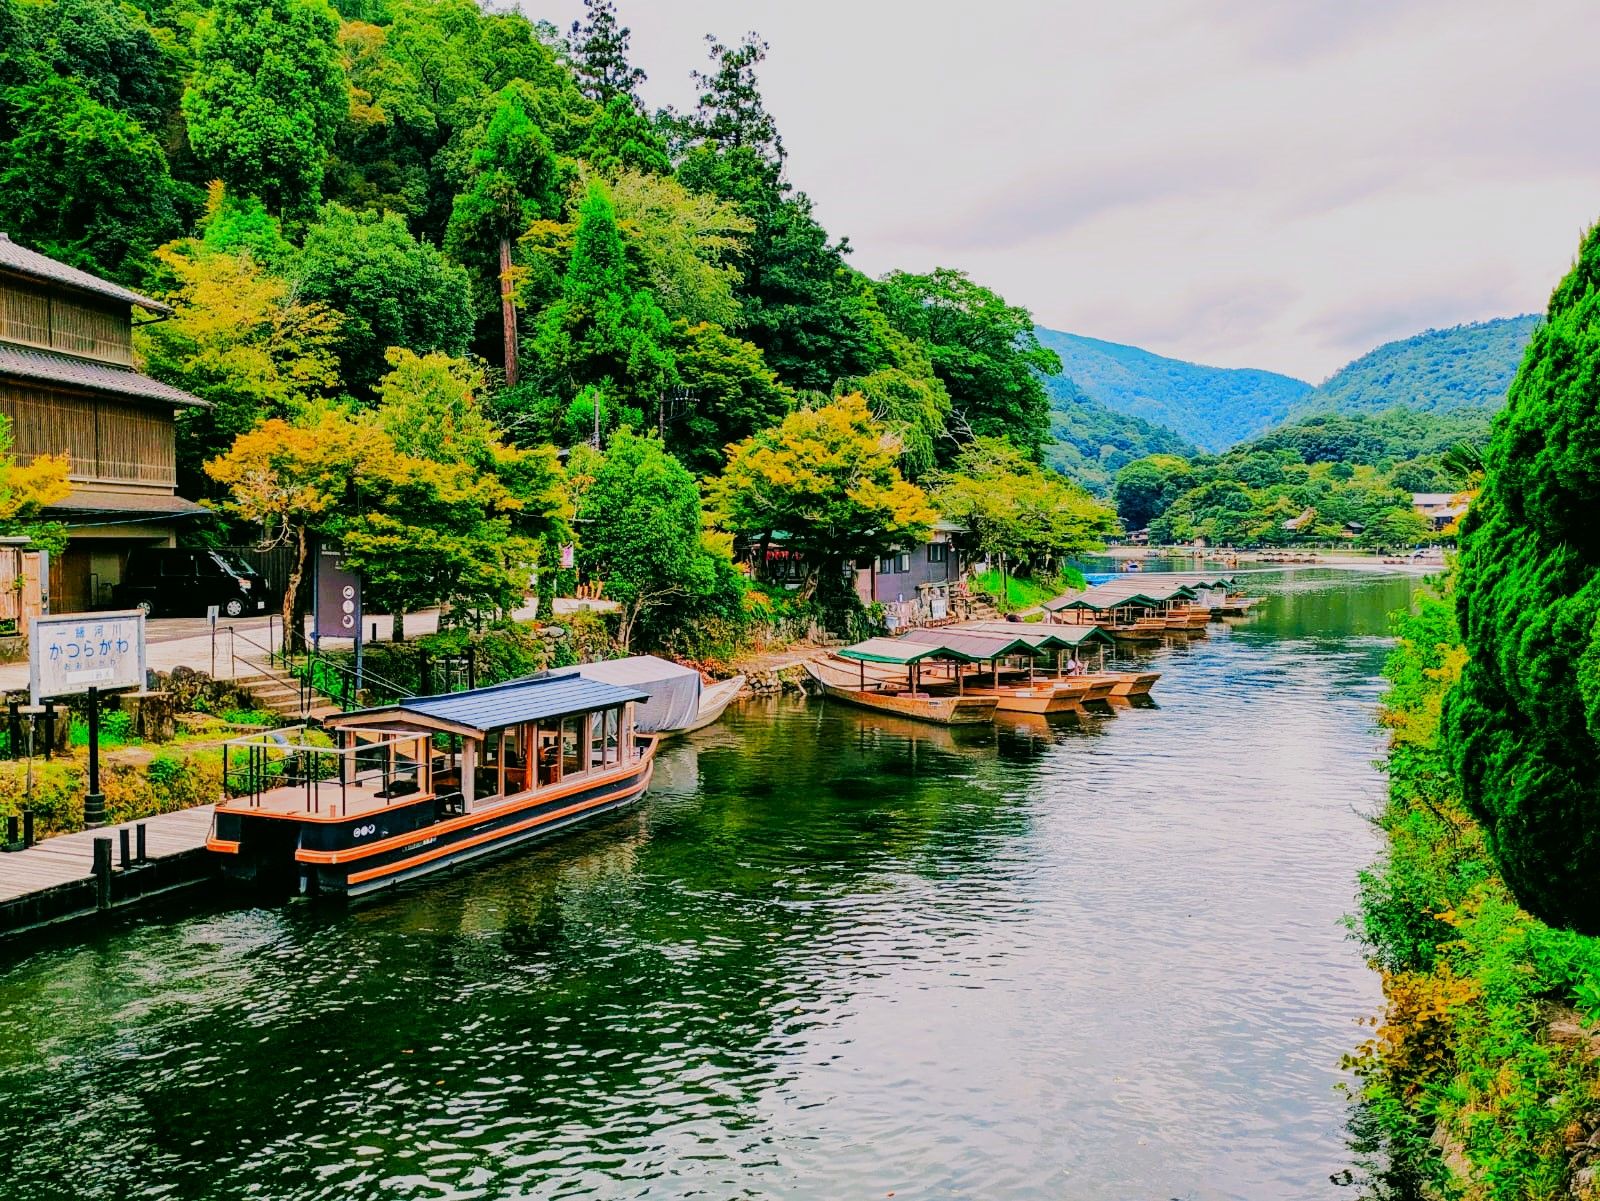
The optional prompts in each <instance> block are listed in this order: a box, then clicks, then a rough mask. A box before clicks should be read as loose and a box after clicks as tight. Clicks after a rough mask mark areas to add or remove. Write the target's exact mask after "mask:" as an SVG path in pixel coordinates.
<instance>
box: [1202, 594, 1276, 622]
mask: <svg viewBox="0 0 1600 1201" xmlns="http://www.w3.org/2000/svg"><path fill="white" fill-rule="evenodd" d="M1265 599H1266V597H1264V596H1230V597H1228V598H1227V599H1225V600H1223V601H1222V602H1221V603H1220V604H1218V605H1217V607H1216V608H1214V609H1212V610H1211V612H1212V613H1214V614H1215V615H1216V616H1218V617H1244V616H1245V615H1246V614H1248V613H1249V612H1250V610H1251V609H1253V608H1255V607H1256V606H1257V605H1259V604H1260V603H1261V602H1262V601H1264V600H1265Z"/></svg>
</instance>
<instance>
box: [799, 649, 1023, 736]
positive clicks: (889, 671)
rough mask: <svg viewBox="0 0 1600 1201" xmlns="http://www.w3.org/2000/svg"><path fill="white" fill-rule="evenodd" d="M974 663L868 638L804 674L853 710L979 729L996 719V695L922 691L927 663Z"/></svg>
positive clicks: (949, 654) (938, 651)
mask: <svg viewBox="0 0 1600 1201" xmlns="http://www.w3.org/2000/svg"><path fill="white" fill-rule="evenodd" d="M976 661H977V660H975V659H973V658H971V657H969V656H967V655H964V654H962V653H961V652H959V651H950V650H947V649H945V648H944V647H941V646H923V645H921V644H918V643H915V642H907V641H905V640H903V639H900V638H868V639H867V640H866V641H865V642H858V643H856V644H855V645H854V646H846V647H841V648H840V649H839V650H837V651H835V652H834V653H833V654H832V655H830V656H828V657H827V658H825V659H812V660H809V661H807V663H806V672H807V673H808V674H809V675H810V676H811V678H812V679H813V680H815V681H816V682H817V684H818V685H819V686H820V687H821V688H822V691H823V693H824V694H825V695H827V696H830V697H833V698H835V699H836V700H841V701H846V702H848V703H849V704H852V705H860V706H861V707H863V708H866V709H876V710H879V711H880V712H884V713H894V714H897V715H898V716H901V717H913V718H916V719H917V720H918V721H931V722H936V723H938V724H940V725H947V726H953V725H978V724H981V723H983V722H988V721H992V720H993V719H994V710H995V700H994V698H993V697H992V696H964V695H961V694H960V692H959V689H958V691H957V692H956V694H955V695H942V696H936V695H934V694H933V693H931V692H928V691H924V690H923V688H922V678H921V677H922V668H923V665H924V664H937V663H940V662H943V663H945V664H952V663H954V664H959V663H961V662H967V663H973V662H976ZM869 667H870V668H872V669H873V670H871V671H869V670H868V669H869Z"/></svg>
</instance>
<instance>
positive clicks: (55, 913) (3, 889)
mask: <svg viewBox="0 0 1600 1201" xmlns="http://www.w3.org/2000/svg"><path fill="white" fill-rule="evenodd" d="M139 825H143V826H144V827H145V855H146V861H145V862H144V863H138V862H131V863H130V865H129V866H128V867H126V868H124V867H123V864H122V835H121V833H120V831H122V830H124V829H125V830H127V831H128V843H129V848H130V852H131V854H132V856H133V857H134V858H135V859H136V857H137V855H138V838H137V833H136V827H137V826H139ZM210 832H211V806H210V805H202V806H200V807H198V808H195V809H181V810H179V811H177V812H176V813H163V814H160V815H159V816H156V817H147V818H144V819H143V820H142V821H140V822H127V823H125V824H123V825H121V826H107V827H105V828H104V829H100V830H80V831H79V832H78V833H76V834H59V835H57V836H56V837H54V838H47V839H45V840H44V841H43V842H39V843H35V844H34V845H33V846H31V847H29V848H28V849H27V850H25V851H11V852H5V853H0V937H4V936H5V935H6V934H10V933H15V932H18V931H21V930H28V929H34V928H37V927H39V926H43V925H49V924H52V923H54V922H59V921H66V920H70V919H73V918H77V917H82V916H86V915H87V914H91V913H95V912H99V911H102V910H107V909H120V908H123V907H125V906H127V905H129V904H131V903H133V902H134V901H137V900H140V899H142V898H144V897H147V896H150V895H152V894H154V893H158V892H166V891H168V890H170V889H172V888H176V887H180V886H182V885H184V884H189V883H193V882H195V881H196V880H199V879H202V878H204V877H205V876H206V875H207V874H208V870H207V869H208V867H209V866H210V864H209V858H210V856H209V853H208V852H207V851H206V849H205V845H206V836H207V835H208V834H209V833H210ZM106 837H109V838H110V839H111V876H110V880H109V882H108V886H107V887H106V888H105V889H103V890H102V889H101V888H100V887H99V884H100V882H99V881H97V880H96V879H95V876H94V841H95V839H96V838H106Z"/></svg>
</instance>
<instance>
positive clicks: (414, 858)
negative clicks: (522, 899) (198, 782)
mask: <svg viewBox="0 0 1600 1201" xmlns="http://www.w3.org/2000/svg"><path fill="white" fill-rule="evenodd" d="M645 699H646V695H645V694H644V693H642V692H638V691H635V690H632V689H627V688H621V687H618V686H616V685H613V684H607V683H604V682H602V681H597V680H589V679H584V678H583V677H580V676H570V675H569V676H536V677H533V678H531V679H527V680H518V681H515V682H513V683H510V684H499V685H496V686H494V687H491V688H476V689H472V690H470V691H467V692H458V693H452V694H450V695H447V696H431V697H413V698H411V699H409V700H404V701H401V702H399V703H398V704H394V705H388V706H385V707H383V708H380V709H368V710H363V711H359V712H355V713H346V714H341V715H339V716H337V717H334V718H332V719H330V720H329V723H328V724H329V726H330V727H331V728H332V737H331V742H332V745H328V742H329V741H330V740H329V739H327V738H323V737H322V736H321V735H320V734H314V733H313V732H311V731H309V730H307V729H306V728H305V727H295V728H294V729H292V730H289V731H283V730H272V731H266V732H264V733H257V734H251V735H248V736H246V737H243V738H237V739H233V740H231V741H230V742H228V743H226V744H225V745H224V747H223V781H224V789H225V793H226V794H228V795H224V797H223V798H222V799H221V800H220V801H219V802H218V804H217V806H216V810H215V815H214V818H213V825H212V830H211V836H210V838H209V839H208V840H207V843H206V845H207V847H209V848H210V849H211V850H212V851H213V852H214V853H216V854H218V855H220V856H222V858H223V872H224V875H226V876H228V877H230V878H233V879H238V880H250V881H273V882H278V883H282V884H285V885H287V886H289V887H291V888H293V889H294V890H295V891H298V892H301V893H304V894H312V895H315V894H342V895H346V896H357V895H360V894H363V893H368V892H372V891H375V890H377V889H380V888H384V887H387V886H389V885H392V884H397V883H399V882H401V881H403V880H409V879H413V878H415V877H418V876H423V875H427V874H429V873H432V872H436V871H440V870H443V869H444V868H447V867H450V866H451V865H453V864H457V863H462V862H465V861H467V860H470V859H476V858H479V857H481V856H484V855H489V854H493V853H495V852H498V851H503V850H506V849H508V848H510V847H513V846H516V845H518V844H521V843H524V842H527V841H530V840H532V839H536V838H542V837H544V836H546V835H549V834H552V833H555V832H556V831H558V830H564V829H568V828H570V827H572V826H575V825H578V824H579V823H582V822H588V821H592V820H594V819H596V818H598V817H600V816H601V815H603V814H607V813H612V812H615V811H616V810H618V809H621V808H623V807H624V806H627V805H631V804H633V803H634V802H635V801H637V800H638V799H639V798H640V797H641V796H642V795H644V791H645V789H646V788H647V787H648V786H649V784H650V776H651V772H652V770H653V767H654V763H655V752H656V747H657V744H658V741H659V739H658V738H657V737H656V736H654V735H648V734H640V733H638V732H636V730H635V728H634V713H633V709H634V705H635V704H636V703H638V702H640V701H643V700H645Z"/></svg>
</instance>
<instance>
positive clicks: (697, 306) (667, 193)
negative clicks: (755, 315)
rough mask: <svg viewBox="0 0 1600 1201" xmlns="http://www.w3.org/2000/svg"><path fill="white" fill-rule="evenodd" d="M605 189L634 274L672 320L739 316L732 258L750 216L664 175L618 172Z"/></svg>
mask: <svg viewBox="0 0 1600 1201" xmlns="http://www.w3.org/2000/svg"><path fill="white" fill-rule="evenodd" d="M606 195H607V196H608V197H609V198H610V199H611V203H612V207H613V208H614V209H615V211H616V219H617V226H618V229H619V230H620V232H621V234H622V238H623V242H624V244H625V246H626V248H627V253H628V259H629V261H630V263H634V264H636V272H634V274H636V276H637V279H638V281H639V282H640V283H641V284H642V285H643V286H645V287H647V288H649V289H650V290H651V292H653V293H654V294H655V297H656V300H657V301H658V302H659V303H660V305H661V309H662V311H663V312H664V313H665V314H666V315H667V317H668V318H669V319H671V320H674V321H677V320H682V321H686V322H688V323H689V324H690V325H696V324H699V323H700V322H706V321H709V322H714V323H716V324H717V325H723V326H730V327H731V326H733V325H735V324H736V323H737V322H738V320H739V301H738V297H737V296H736V294H735V290H736V289H737V288H738V286H739V282H740V280H739V269H738V267H737V266H735V263H736V262H737V260H738V257H739V255H740V254H741V252H742V251H743V249H744V246H745V241H746V239H747V238H749V236H750V235H751V234H752V233H753V232H754V230H755V224H754V222H752V221H750V220H749V219H748V218H746V217H744V216H742V215H741V214H740V213H739V210H738V209H737V208H736V207H734V206H733V205H731V204H728V203H727V202H726V201H722V200H718V199H717V198H716V197H714V196H706V195H696V194H695V193H692V192H690V191H688V190H687V189H686V188H685V187H684V186H683V185H682V184H680V183H679V182H678V181H677V180H675V179H673V178H671V177H670V176H666V175H646V174H642V173H640V172H636V171H628V172H624V173H622V174H620V175H618V176H616V177H615V178H613V179H611V180H609V181H608V182H607V184H606Z"/></svg>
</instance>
